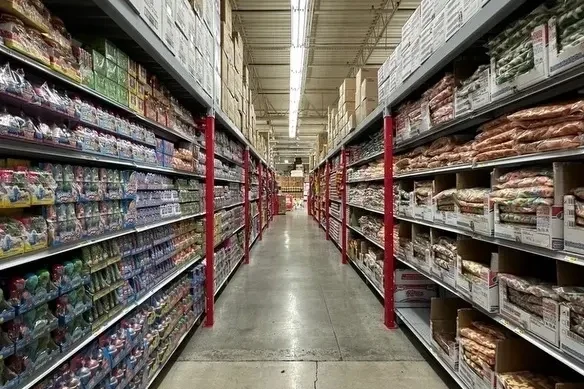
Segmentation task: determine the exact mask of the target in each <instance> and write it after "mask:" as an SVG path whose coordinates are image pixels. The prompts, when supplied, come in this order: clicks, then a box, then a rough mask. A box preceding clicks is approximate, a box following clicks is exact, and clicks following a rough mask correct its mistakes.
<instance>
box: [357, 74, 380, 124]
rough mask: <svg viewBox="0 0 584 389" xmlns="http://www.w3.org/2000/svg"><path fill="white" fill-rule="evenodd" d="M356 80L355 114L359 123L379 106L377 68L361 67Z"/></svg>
mask: <svg viewBox="0 0 584 389" xmlns="http://www.w3.org/2000/svg"><path fill="white" fill-rule="evenodd" d="M355 81H356V88H357V89H356V91H355V116H356V119H357V122H356V124H359V123H361V122H362V121H363V120H364V119H365V118H366V117H367V116H368V115H369V114H370V113H371V112H373V111H374V110H375V108H377V68H361V69H359V71H358V72H357V77H356V79H355Z"/></svg>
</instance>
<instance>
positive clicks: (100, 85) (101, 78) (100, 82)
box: [93, 73, 108, 95]
mask: <svg viewBox="0 0 584 389" xmlns="http://www.w3.org/2000/svg"><path fill="white" fill-rule="evenodd" d="M93 79H94V84H95V90H96V91H98V92H99V93H101V94H102V95H106V93H107V88H106V81H108V80H107V78H105V75H103V74H99V73H94V75H93Z"/></svg>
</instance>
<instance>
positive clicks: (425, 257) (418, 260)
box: [411, 224, 432, 274]
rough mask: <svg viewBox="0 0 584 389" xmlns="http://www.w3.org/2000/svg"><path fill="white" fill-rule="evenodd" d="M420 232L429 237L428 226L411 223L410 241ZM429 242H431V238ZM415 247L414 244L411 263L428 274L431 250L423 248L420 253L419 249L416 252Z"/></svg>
mask: <svg viewBox="0 0 584 389" xmlns="http://www.w3.org/2000/svg"><path fill="white" fill-rule="evenodd" d="M420 234H425V235H428V236H430V237H431V235H430V228H429V227H426V226H423V225H420V224H412V242H414V241H415V240H416V237H417V236H418V235H420ZM430 244H432V241H431V240H430ZM415 249H416V246H414V247H413V250H414V252H413V257H412V262H411V263H412V264H413V265H414V266H416V267H417V268H419V269H420V270H421V271H423V272H425V273H426V274H429V273H430V264H431V262H432V251H431V250H424V252H423V253H420V252H419V251H418V252H416V251H415ZM420 251H421V250H420Z"/></svg>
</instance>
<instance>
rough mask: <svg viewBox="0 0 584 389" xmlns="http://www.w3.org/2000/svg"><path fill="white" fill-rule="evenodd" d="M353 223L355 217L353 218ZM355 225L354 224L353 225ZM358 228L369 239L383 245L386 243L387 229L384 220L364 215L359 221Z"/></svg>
mask: <svg viewBox="0 0 584 389" xmlns="http://www.w3.org/2000/svg"><path fill="white" fill-rule="evenodd" d="M351 219H352V220H351V221H353V217H351ZM351 225H353V223H351ZM357 225H358V228H359V229H360V230H361V232H362V233H363V235H365V236H366V237H367V238H369V239H371V240H373V241H375V242H377V243H379V244H381V245H383V242H384V241H385V228H384V226H383V219H382V218H381V217H376V216H372V215H364V216H361V217H360V218H359V219H357Z"/></svg>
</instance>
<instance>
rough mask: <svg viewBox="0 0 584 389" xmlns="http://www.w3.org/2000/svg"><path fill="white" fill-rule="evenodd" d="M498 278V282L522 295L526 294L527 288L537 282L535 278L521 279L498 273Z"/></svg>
mask: <svg viewBox="0 0 584 389" xmlns="http://www.w3.org/2000/svg"><path fill="white" fill-rule="evenodd" d="M498 277H499V282H501V283H504V284H505V285H506V286H508V287H509V288H511V289H515V290H518V291H520V292H524V293H528V292H527V290H528V289H529V287H530V286H531V285H533V284H534V283H535V282H537V281H538V280H537V279H535V278H522V277H517V276H515V275H513V274H507V273H499V275H498Z"/></svg>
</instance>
